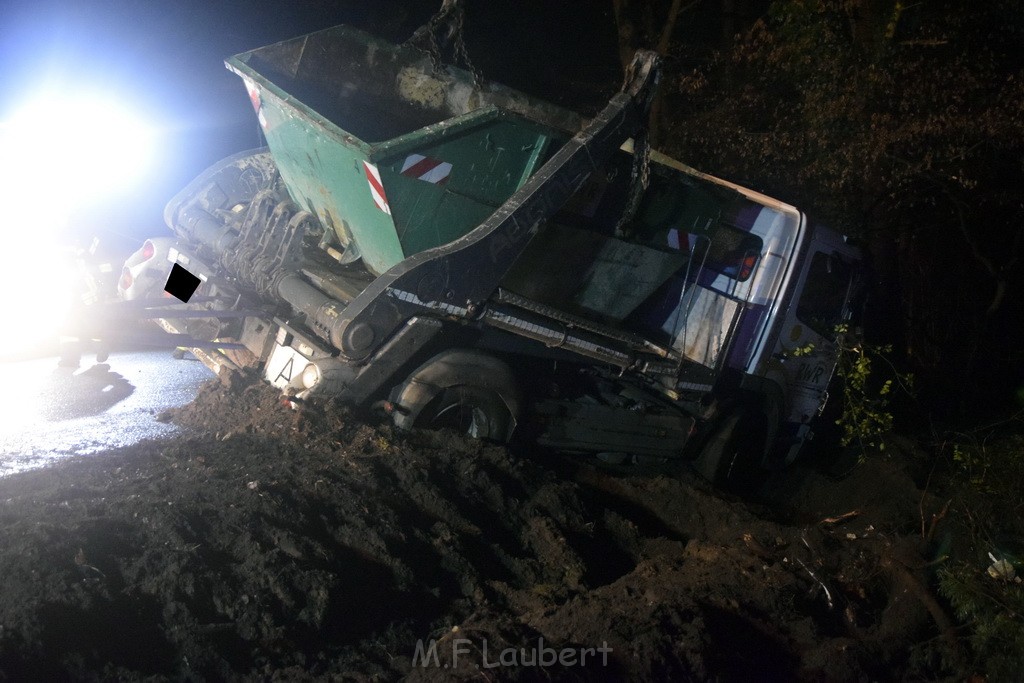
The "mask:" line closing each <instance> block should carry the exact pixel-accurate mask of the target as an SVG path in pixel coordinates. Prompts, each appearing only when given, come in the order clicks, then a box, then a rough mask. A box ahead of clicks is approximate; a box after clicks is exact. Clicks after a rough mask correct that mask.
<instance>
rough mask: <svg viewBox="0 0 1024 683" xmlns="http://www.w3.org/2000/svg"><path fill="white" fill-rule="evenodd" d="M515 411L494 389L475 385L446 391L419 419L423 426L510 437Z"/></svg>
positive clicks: (498, 438) (482, 436)
mask: <svg viewBox="0 0 1024 683" xmlns="http://www.w3.org/2000/svg"><path fill="white" fill-rule="evenodd" d="M511 421H512V415H511V414H510V413H509V410H508V407H507V406H506V405H505V402H504V401H502V400H501V397H500V396H499V395H498V394H496V393H495V392H493V391H489V390H487V389H483V388H481V387H475V386H472V385H465V384H464V385H460V386H455V387H449V388H448V389H445V390H444V391H442V392H441V393H440V394H438V396H437V397H436V398H434V400H432V401H431V402H430V403H429V404H428V405H427V407H426V408H424V409H423V411H422V412H421V413H420V414H419V416H418V417H417V419H416V423H415V427H417V428H420V429H450V430H452V431H454V432H456V433H458V434H463V435H465V436H469V437H471V438H474V439H485V440H488V441H506V440H507V438H508V433H509V426H510V424H511Z"/></svg>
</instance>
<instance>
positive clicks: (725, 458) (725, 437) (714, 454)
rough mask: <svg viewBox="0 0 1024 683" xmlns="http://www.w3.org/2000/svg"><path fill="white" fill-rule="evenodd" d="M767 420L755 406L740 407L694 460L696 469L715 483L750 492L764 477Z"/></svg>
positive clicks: (726, 488) (736, 490)
mask: <svg viewBox="0 0 1024 683" xmlns="http://www.w3.org/2000/svg"><path fill="white" fill-rule="evenodd" d="M767 437H768V421H767V418H766V417H765V415H764V413H762V412H761V411H760V410H757V409H756V408H739V409H737V410H736V411H735V412H734V413H732V414H731V415H729V416H728V417H726V418H725V419H724V420H723V421H722V423H721V424H720V425H719V427H718V428H717V429H716V430H715V432H714V434H712V436H711V438H710V439H709V440H708V442H707V444H705V446H704V448H703V449H702V450H701V452H700V455H698V456H697V458H696V459H694V461H693V468H694V469H695V470H697V472H698V473H699V474H700V475H701V476H702V477H704V478H705V479H707V480H708V481H710V482H711V483H713V484H715V485H716V486H718V487H720V488H722V489H724V490H727V491H731V492H734V493H741V494H746V493H751V492H752V491H753V490H754V489H756V488H757V487H758V486H759V485H760V483H761V482H762V481H763V479H764V474H765V472H764V470H763V469H762V467H761V461H762V458H763V456H764V449H765V440H766V439H767Z"/></svg>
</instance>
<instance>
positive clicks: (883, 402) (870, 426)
mask: <svg viewBox="0 0 1024 683" xmlns="http://www.w3.org/2000/svg"><path fill="white" fill-rule="evenodd" d="M836 334H837V336H838V340H837V343H838V345H839V364H838V366H837V368H836V372H837V374H838V375H839V377H840V378H841V379H842V384H843V413H842V415H840V417H839V419H838V420H836V424H837V425H839V426H840V427H841V428H842V431H843V433H842V437H841V439H840V444H841V445H843V446H847V445H849V444H851V443H853V442H857V443H858V444H859V445H860V446H861V448H862V449H865V448H867V447H872V448H878V449H879V450H884V449H885V442H884V440H883V439H884V437H885V435H886V434H888V433H889V432H890V431H892V427H893V421H894V418H893V414H892V411H891V406H890V402H891V399H892V390H893V386H894V385H893V383H894V381H895V383H896V386H899V387H900V388H901V389H903V390H904V391H906V392H908V393H909V392H910V390H911V388H912V386H913V379H914V378H913V376H912V375H910V374H909V373H900V372H898V371H897V370H896V369H895V368H894V367H893V365H892V364H891V363H889V362H888V360H886V355H887V354H889V353H892V347H891V346H888V345H885V346H876V345H871V344H866V343H865V342H864V341H863V340H862V339H852V338H851V336H850V334H849V329H848V327H847V326H846V325H838V326H837V327H836ZM876 361H878V362H881V363H883V364H885V366H886V370H887V371H888V374H889V377H886V378H884V379H880V377H879V374H878V372H877V370H876V369H875V363H876Z"/></svg>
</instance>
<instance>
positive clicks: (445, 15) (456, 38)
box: [408, 0, 483, 90]
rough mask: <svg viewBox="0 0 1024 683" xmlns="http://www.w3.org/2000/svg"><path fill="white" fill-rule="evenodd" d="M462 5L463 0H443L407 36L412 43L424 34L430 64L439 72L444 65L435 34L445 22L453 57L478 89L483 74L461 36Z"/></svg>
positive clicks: (463, 14)
mask: <svg viewBox="0 0 1024 683" xmlns="http://www.w3.org/2000/svg"><path fill="white" fill-rule="evenodd" d="M463 5H464V0H443V2H442V3H441V9H439V10H438V11H437V13H436V14H434V16H432V17H430V20H429V21H428V22H427V23H426V25H425V26H423V27H422V28H421V29H419V30H417V31H416V33H414V34H413V35H412V37H411V38H409V41H408V42H409V43H413V44H414V43H415V42H416V41H418V40H419V39H421V38H422V37H423V36H424V35H426V39H427V49H426V50H425V52H426V53H427V55H428V56H429V57H430V64H431V66H432V68H433V70H434V73H435V74H439V73H441V71H442V69H443V66H444V65H443V63H442V61H441V45H440V43H439V42H438V39H437V36H438V33H439V32H440V31H441V29H442V27H443V25H444V24H445V23H447V24H449V31H448V37H449V39H451V40H452V41H453V43H454V57H455V59H456V60H459V61H461V62H462V64H463V65H464V66H465V67H466V70H467V71H469V74H470V76H472V78H473V86H474V87H475V88H477V89H478V90H479V89H480V88H481V87H482V83H483V75H482V74H481V73H480V70H479V69H477V68H476V66H475V65H474V64H473V61H472V60H471V59H470V58H469V52H468V51H467V50H466V41H465V40H464V38H463V35H464V30H463V27H464V24H465V17H466V11H465V8H464V6H463Z"/></svg>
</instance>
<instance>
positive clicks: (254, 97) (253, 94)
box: [243, 78, 267, 128]
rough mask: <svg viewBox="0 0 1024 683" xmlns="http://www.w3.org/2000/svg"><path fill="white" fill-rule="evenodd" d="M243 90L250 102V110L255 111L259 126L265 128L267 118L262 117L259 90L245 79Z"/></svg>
mask: <svg viewBox="0 0 1024 683" xmlns="http://www.w3.org/2000/svg"><path fill="white" fill-rule="evenodd" d="M243 80H244V81H245V89H246V90H247V91H248V92H249V101H250V102H252V108H253V109H255V110H256V118H257V119H259V121H260V125H261V126H263V128H266V127H267V117H266V116H264V115H263V102H262V100H261V99H260V89H259V87H258V86H257V85H256V84H255V83H253V82H252V81H251V80H250V79H248V78H245V79H243Z"/></svg>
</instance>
